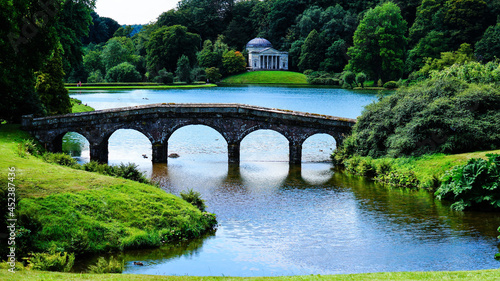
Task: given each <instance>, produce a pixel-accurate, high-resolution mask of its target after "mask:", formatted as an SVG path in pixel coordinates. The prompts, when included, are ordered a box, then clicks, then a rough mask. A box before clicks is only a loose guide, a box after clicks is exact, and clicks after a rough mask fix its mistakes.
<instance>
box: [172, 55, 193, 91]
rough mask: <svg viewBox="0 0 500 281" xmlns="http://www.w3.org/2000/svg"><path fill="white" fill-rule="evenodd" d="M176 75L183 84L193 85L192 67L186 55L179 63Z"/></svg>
mask: <svg viewBox="0 0 500 281" xmlns="http://www.w3.org/2000/svg"><path fill="white" fill-rule="evenodd" d="M175 75H176V76H177V79H179V81H181V82H186V83H188V84H189V83H191V82H192V79H191V66H190V64H189V58H188V57H187V56H186V55H182V56H181V57H180V58H179V60H178V61H177V69H176V70H175Z"/></svg>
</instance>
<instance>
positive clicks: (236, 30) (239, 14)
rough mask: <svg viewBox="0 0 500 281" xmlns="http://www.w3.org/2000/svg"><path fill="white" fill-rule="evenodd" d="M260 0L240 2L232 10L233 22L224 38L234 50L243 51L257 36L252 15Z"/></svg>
mask: <svg viewBox="0 0 500 281" xmlns="http://www.w3.org/2000/svg"><path fill="white" fill-rule="evenodd" d="M257 3H259V1H258V0H246V1H238V2H236V3H235V4H234V8H233V10H232V16H233V17H232V20H231V21H230V22H229V24H228V26H227V28H226V30H225V31H224V37H225V41H226V43H227V44H228V45H229V46H230V47H231V48H233V49H242V48H244V47H245V44H246V43H247V42H248V41H250V40H251V39H252V38H255V37H256V36H257V32H256V30H255V29H254V27H253V24H252V18H251V17H250V14H251V12H252V9H253V7H255V5H257Z"/></svg>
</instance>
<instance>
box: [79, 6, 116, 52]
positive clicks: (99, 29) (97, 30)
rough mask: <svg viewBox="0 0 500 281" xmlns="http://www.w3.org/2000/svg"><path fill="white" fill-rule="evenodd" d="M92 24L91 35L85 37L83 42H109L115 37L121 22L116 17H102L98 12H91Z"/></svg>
mask: <svg viewBox="0 0 500 281" xmlns="http://www.w3.org/2000/svg"><path fill="white" fill-rule="evenodd" d="M90 15H91V16H92V24H91V25H90V27H89V35H88V36H87V37H85V38H84V39H83V44H85V45H88V44H90V43H94V44H100V43H104V42H107V41H108V40H109V39H111V38H112V37H113V34H114V33H115V31H116V30H118V29H119V28H120V24H119V23H118V22H116V21H115V20H114V19H111V18H106V17H100V16H99V15H98V14H97V13H96V12H91V13H90Z"/></svg>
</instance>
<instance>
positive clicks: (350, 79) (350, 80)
mask: <svg viewBox="0 0 500 281" xmlns="http://www.w3.org/2000/svg"><path fill="white" fill-rule="evenodd" d="M342 80H343V81H344V85H345V84H347V85H349V86H350V87H352V85H353V84H354V81H355V80H356V75H355V74H354V73H352V72H351V71H345V72H344V75H343V76H342Z"/></svg>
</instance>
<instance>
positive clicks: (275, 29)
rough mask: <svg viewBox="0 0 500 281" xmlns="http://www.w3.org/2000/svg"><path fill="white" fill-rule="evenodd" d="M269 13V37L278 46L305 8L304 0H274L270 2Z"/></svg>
mask: <svg viewBox="0 0 500 281" xmlns="http://www.w3.org/2000/svg"><path fill="white" fill-rule="evenodd" d="M270 5H271V9H270V13H269V38H267V39H269V40H270V41H271V42H276V43H275V44H276V46H277V47H278V48H279V47H281V45H282V44H283V43H284V41H285V35H286V32H287V30H288V28H290V27H291V26H292V25H293V24H294V22H295V19H296V18H297V16H298V15H300V14H302V12H304V10H305V8H306V3H305V1H304V0H275V1H272V2H271V4H270Z"/></svg>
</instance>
